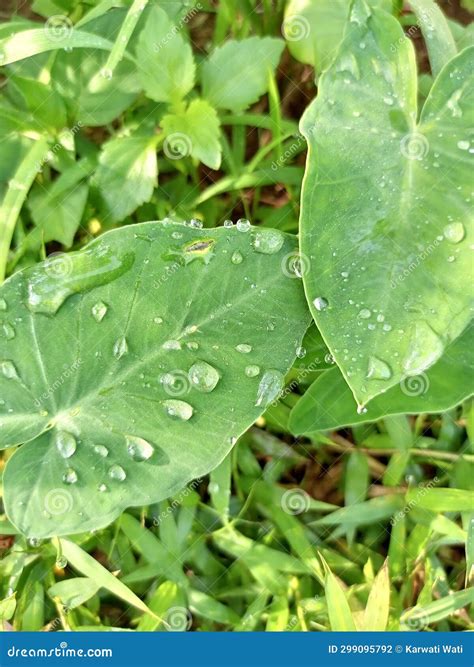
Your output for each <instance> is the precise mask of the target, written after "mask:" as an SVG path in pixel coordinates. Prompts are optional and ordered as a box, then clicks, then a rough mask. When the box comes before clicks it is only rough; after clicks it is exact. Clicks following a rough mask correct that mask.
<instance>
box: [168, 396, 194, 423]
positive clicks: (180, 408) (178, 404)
mask: <svg viewBox="0 0 474 667" xmlns="http://www.w3.org/2000/svg"><path fill="white" fill-rule="evenodd" d="M163 406H164V408H165V411H166V414H167V415H168V417H172V418H174V419H180V420H181V421H188V420H189V419H191V417H192V416H193V412H194V411H193V408H192V406H191V405H189V403H186V401H178V400H175V399H169V400H166V401H163Z"/></svg>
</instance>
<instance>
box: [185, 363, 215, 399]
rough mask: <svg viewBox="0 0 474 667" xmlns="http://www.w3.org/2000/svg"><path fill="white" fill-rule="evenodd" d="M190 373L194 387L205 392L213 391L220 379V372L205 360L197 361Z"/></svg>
mask: <svg viewBox="0 0 474 667" xmlns="http://www.w3.org/2000/svg"><path fill="white" fill-rule="evenodd" d="M188 375H189V379H190V381H191V384H192V385H193V387H195V388H196V389H198V390H199V391H202V392H204V393H209V392H211V391H213V390H214V389H215V387H216V385H217V383H218V382H219V380H220V374H219V372H218V371H217V370H216V369H215V368H214V366H211V365H210V364H208V363H207V362H205V361H196V363H195V364H193V365H192V366H191V368H190V369H189V374H188Z"/></svg>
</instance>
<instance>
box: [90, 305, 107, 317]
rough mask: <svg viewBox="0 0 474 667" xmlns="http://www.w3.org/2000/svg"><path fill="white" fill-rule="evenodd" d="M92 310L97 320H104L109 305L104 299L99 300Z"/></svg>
mask: <svg viewBox="0 0 474 667" xmlns="http://www.w3.org/2000/svg"><path fill="white" fill-rule="evenodd" d="M91 312H92V317H93V318H94V319H95V321H96V322H102V320H103V319H104V317H105V315H106V313H107V306H106V304H105V303H104V302H103V301H98V302H97V303H96V304H94V305H93V306H92V309H91Z"/></svg>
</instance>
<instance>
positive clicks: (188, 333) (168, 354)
mask: <svg viewBox="0 0 474 667" xmlns="http://www.w3.org/2000/svg"><path fill="white" fill-rule="evenodd" d="M295 247H296V243H295V239H294V237H291V236H289V235H285V234H282V233H281V232H276V231H274V230H264V229H259V228H251V227H250V225H249V227H248V228H247V227H245V226H244V228H242V227H241V228H237V227H233V228H231V229H229V228H219V229H204V230H200V229H197V228H196V227H195V226H193V225H189V226H186V225H180V224H174V223H169V222H164V223H159V222H154V223H142V224H139V225H131V226H129V227H124V228H122V229H119V230H114V231H111V232H108V233H106V234H104V235H103V236H101V237H100V238H99V239H97V240H96V241H94V242H93V243H91V244H90V245H88V246H87V247H85V248H84V249H83V250H81V251H79V252H76V253H70V254H66V255H59V256H57V257H54V256H53V257H52V258H50V259H48V260H47V261H46V262H44V263H42V264H39V265H37V266H35V267H32V268H30V269H27V270H25V271H22V272H19V273H17V274H15V275H14V276H12V277H11V278H10V279H9V280H8V281H6V282H5V284H4V285H3V287H2V288H1V290H0V298H1V301H0V304H1V307H2V309H3V310H2V319H3V321H4V323H8V324H9V326H10V328H9V333H10V335H9V336H8V337H3V338H1V339H0V362H1V363H0V370H1V372H0V395H1V396H5V399H4V400H5V403H4V404H0V425H1V433H2V435H1V446H2V447H8V446H11V445H15V444H19V443H25V442H26V443H27V444H25V445H23V446H22V447H20V448H19V449H18V450H17V451H16V452H15V453H14V454H13V456H12V457H11V458H10V459H9V461H8V464H7V467H6V469H5V474H4V491H5V505H6V510H7V514H8V517H9V518H10V519H11V521H12V523H13V524H14V525H15V526H17V527H18V528H19V529H20V530H21V531H22V532H24V533H26V534H28V535H29V536H34V537H44V536H47V535H65V534H70V533H73V532H79V531H80V532H83V531H87V530H92V529H94V528H98V527H101V526H105V525H106V524H108V523H109V522H110V521H112V520H113V519H114V518H115V517H116V516H118V515H119V514H120V513H121V512H122V511H123V510H124V509H125V508H126V507H128V506H131V505H134V506H135V505H136V506H139V505H148V504H150V503H153V502H157V501H159V500H161V499H164V498H166V497H168V496H170V495H172V494H173V493H175V492H177V491H178V490H179V489H180V488H182V487H183V486H185V484H186V483H187V482H188V481H190V480H191V479H193V478H197V477H200V476H202V475H204V474H206V473H208V472H209V471H210V470H211V469H213V468H214V467H216V466H217V465H218V464H219V463H220V461H222V459H223V458H224V456H225V455H226V454H227V453H228V451H229V450H230V449H231V447H232V446H233V444H234V443H235V442H236V439H237V438H238V437H239V436H240V435H241V434H242V433H243V432H244V431H245V430H246V429H247V428H248V427H249V426H250V425H251V424H252V423H253V422H254V421H255V419H257V418H258V417H259V415H260V414H261V413H262V412H263V411H264V410H265V408H266V407H267V406H268V405H269V404H270V403H272V402H273V401H274V400H275V399H276V398H277V397H278V395H279V393H280V391H281V389H282V386H283V378H284V374H285V373H286V371H287V370H288V369H289V368H290V367H291V364H292V362H293V360H294V358H295V350H296V349H297V347H298V346H299V345H300V344H301V339H302V338H303V334H304V331H305V329H306V327H307V325H308V313H307V309H306V304H305V300H304V295H303V293H302V289H301V284H300V283H299V281H298V280H292V279H291V278H289V277H288V275H287V272H286V271H285V270H284V269H285V258H286V257H287V256H288V255H289V254H291V253H294V252H295ZM225 276H227V277H226V278H225ZM249 366H251V367H252V372H249V370H248V368H249ZM256 366H258V372H254V371H255V367H256Z"/></svg>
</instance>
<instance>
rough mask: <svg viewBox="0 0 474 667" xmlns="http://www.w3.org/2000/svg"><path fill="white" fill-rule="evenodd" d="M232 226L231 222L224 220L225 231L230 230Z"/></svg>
mask: <svg viewBox="0 0 474 667" xmlns="http://www.w3.org/2000/svg"><path fill="white" fill-rule="evenodd" d="M233 226H234V223H233V222H232V220H224V227H225V228H226V229H230V228H231V227H233Z"/></svg>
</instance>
